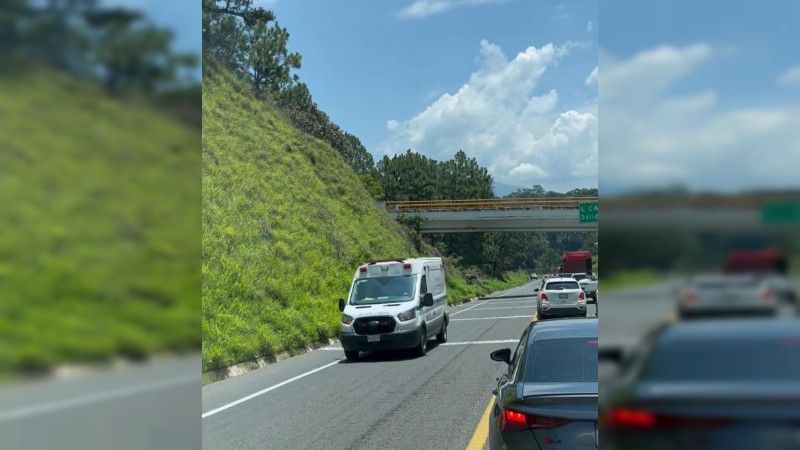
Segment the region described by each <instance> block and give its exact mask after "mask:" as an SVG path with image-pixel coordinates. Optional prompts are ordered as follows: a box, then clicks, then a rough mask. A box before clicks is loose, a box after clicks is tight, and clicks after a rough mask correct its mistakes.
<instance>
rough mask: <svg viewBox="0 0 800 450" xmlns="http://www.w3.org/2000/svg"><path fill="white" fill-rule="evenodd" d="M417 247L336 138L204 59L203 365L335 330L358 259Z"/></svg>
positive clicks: (298, 344) (268, 351) (409, 252)
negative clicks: (295, 119) (300, 125)
mask: <svg viewBox="0 0 800 450" xmlns="http://www.w3.org/2000/svg"><path fill="white" fill-rule="evenodd" d="M413 255H414V250H413V248H412V247H411V245H410V243H409V242H408V239H407V238H406V237H405V236H404V235H403V233H402V230H401V229H400V227H399V225H397V224H396V223H394V222H393V221H392V220H390V219H389V218H388V216H386V215H385V214H384V213H382V212H381V211H380V210H379V208H378V207H377V205H376V204H375V202H374V201H373V200H372V198H371V197H370V196H369V194H368V193H367V192H366V191H365V190H364V188H363V186H362V185H361V183H360V182H359V180H358V178H357V177H356V176H355V175H354V173H353V172H352V170H351V169H350V167H349V166H348V165H347V164H346V163H345V162H344V160H343V159H342V158H341V157H340V156H339V155H338V154H337V153H336V152H335V151H334V150H333V149H331V148H330V147H329V146H328V145H327V144H325V143H323V142H322V141H319V140H316V139H313V138H310V137H307V136H305V135H303V134H301V133H300V132H299V131H297V130H295V129H294V128H292V126H291V125H290V124H289V123H288V122H287V121H286V120H284V119H283V118H282V117H281V116H280V114H278V113H277V112H276V111H275V110H274V109H272V108H271V107H269V106H267V104H266V102H263V101H258V100H256V99H255V98H254V97H253V96H252V93H251V92H250V90H249V88H248V87H247V86H245V85H243V84H242V83H240V82H239V81H237V80H235V79H234V78H233V77H232V76H230V75H228V74H227V73H223V72H220V71H218V70H214V69H211V68H207V69H206V73H204V77H203V368H204V370H210V369H216V368H221V367H225V366H228V365H231V364H235V363H239V362H243V361H246V360H252V359H253V357H254V356H256V355H266V356H269V355H274V354H275V353H277V352H280V351H285V350H292V349H299V348H305V347H306V346H307V344H309V343H310V342H312V341H317V340H320V339H325V338H330V337H334V336H336V332H337V326H338V322H339V319H340V317H341V314H340V312H339V310H338V308H337V306H336V305H337V299H338V298H340V297H345V296H346V294H347V289H348V287H349V282H350V280H351V279H352V276H353V270H354V269H355V267H357V266H358V264H360V263H362V262H363V261H366V260H368V259H370V258H386V257H406V256H413Z"/></svg>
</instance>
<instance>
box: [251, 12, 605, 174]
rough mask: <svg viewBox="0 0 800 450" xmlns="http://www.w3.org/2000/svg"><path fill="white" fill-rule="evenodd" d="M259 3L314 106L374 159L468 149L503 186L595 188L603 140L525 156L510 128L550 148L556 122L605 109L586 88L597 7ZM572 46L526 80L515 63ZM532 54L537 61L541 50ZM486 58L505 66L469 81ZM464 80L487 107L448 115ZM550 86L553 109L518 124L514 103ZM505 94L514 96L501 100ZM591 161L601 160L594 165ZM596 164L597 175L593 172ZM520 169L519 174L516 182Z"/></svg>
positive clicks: (466, 99) (472, 98) (468, 97)
mask: <svg viewBox="0 0 800 450" xmlns="http://www.w3.org/2000/svg"><path fill="white" fill-rule="evenodd" d="M261 3H262V4H263V5H264V6H266V7H269V8H272V9H273V10H274V11H275V13H276V15H277V18H278V22H279V23H280V24H281V26H285V27H286V28H287V29H288V30H289V32H290V34H291V37H290V40H289V47H290V49H291V50H292V51H298V52H300V53H301V54H302V56H303V67H302V69H301V70H300V71H299V72H298V73H299V75H300V78H301V79H302V80H303V81H304V82H306V83H307V84H308V85H309V88H310V90H311V93H312V95H313V97H314V99H315V101H316V102H317V103H318V104H319V105H320V107H321V108H322V109H323V110H324V111H325V112H327V113H328V114H329V115H330V116H331V118H332V119H333V121H334V122H336V123H337V124H339V125H340V126H341V127H342V128H343V129H344V130H345V131H348V132H350V133H353V134H355V135H356V136H358V137H359V138H360V139H361V140H362V142H363V143H364V145H365V146H366V147H367V149H368V150H370V151H371V152H372V153H373V155H375V156H376V159H377V158H380V157H381V156H383V154H386V153H389V154H391V153H396V152H403V151H405V149H406V148H409V147H411V148H412V150H414V151H419V152H421V153H423V154H426V155H428V156H430V157H433V158H436V159H445V158H450V157H452V155H453V154H454V153H455V152H456V151H457V150H458V149H459V148H463V149H464V150H465V151H466V152H467V153H468V154H469V155H470V156H474V157H476V158H478V161H479V162H480V163H481V164H482V165H484V166H487V167H489V168H490V170H491V171H492V172H493V174H494V175H495V177H496V178H497V179H498V181H504V182H508V183H510V184H516V185H521V186H530V185H532V184H543V185H544V186H545V187H546V188H553V189H570V188H572V187H584V186H586V187H592V186H596V176H597V175H596V165H597V163H596V148H595V147H593V145H594V146H596V140H595V141H594V144H593V143H592V139H591V137H585V136H578V137H579V138H580V139H576V142H574V143H571V142H567V143H566V144H561V145H560V146H559V145H555V144H554V145H551V146H550V147H552V148H545V149H542V150H541V151H540V152H539V153H537V154H534V155H523V154H520V151H519V148H520V146H524V143H522V142H518V139H516V138H515V136H513V134H514V133H507V132H504V131H505V128H503V126H505V127H517V128H520V129H522V130H523V131H525V130H529V131H530V133H533V135H534V136H533V139H534V140H539V141H542V140H543V139H546V138H547V136H546V135H547V133H548V131H549V130H550V129H551V128H552V127H553V125H554V124H555V123H556V121H557V120H558V118H559V114H561V113H564V112H567V111H570V110H576V111H579V112H581V113H582V114H593V112H596V97H597V90H596V85H591V84H590V85H587V83H586V79H587V77H588V76H589V75H590V73H591V72H592V70H593V69H594V68H595V67H596V66H597V45H596V43H597V38H596V36H597V33H596V25H597V3H596V1H595V0H571V1H569V2H559V1H535V2H534V1H524V0H499V1H498V0H462V1H452V2H451V1H438V0H427V1H412V0H407V1H392V2H389V1H380V2H378V1H373V0H349V1H341V2H323V1H312V0H292V1H288V0H270V1H265V2H261ZM411 11H416V12H419V14H416V15H415V14H411V13H410V12H411ZM425 11H428V12H432V13H430V14H425V13H424V12H425ZM589 22H591V23H592V25H591V26H590V25H589ZM482 41H485V43H484V44H482ZM570 41H571V42H574V43H576V44H577V45H574V46H573V47H572V48H571V50H570V51H569V54H568V55H565V56H563V57H552V58H551V61H550V62H549V63H547V64H546V66H547V67H546V70H544V72H543V73H542V74H541V76H538V75H536V74H535V73H532V72H526V70H528V69H535V68H536V67H534V66H535V65H528V66H525V65H524V64H518V65H517V66H514V65H513V64H510V63H509V62H513V61H514V60H515V58H516V57H517V55H518V54H520V53H521V52H525V51H526V50H529V48H530V47H535V49H533V50H537V49H541V47H544V46H546V45H548V44H552V45H554V46H556V47H561V46H565V45H569V44H568V42H570ZM533 50H531V51H530V52H529V53H530V54H529V55H528V56H531V55H536V54H538V53H537V52H535V51H533ZM482 52H483V55H484V56H483V59H482V58H481V55H482ZM487 55H488V56H487ZM503 56H505V58H506V59H507V61H506V62H505V63H504V62H503V61H502V60H503V58H502V57H503ZM489 57H491V58H495V59H497V58H499V60H498V61H499V63H498V64H499V65H495V66H493V67H491V68H489V69H487V70H484V73H483V74H482V75H481V74H478V75H477V76H476V79H473V80H472V81H473V82H472V83H470V81H471V76H473V75H475V74H476V72H480V71H481V68H482V67H483V68H484V69H486V64H488V63H487V58H489ZM495 62H497V61H495ZM542 64H544V63H542ZM537 67H538V66H537ZM515 70H516V71H517V72H519V73H510V74H509V73H507V74H506V78H505V79H504V80H501V81H502V83H501V84H502V85H501V86H495V85H491V83H492V79H493V77H496V76H500V75H501V72H503V71H505V72H514V71H515ZM493 71H495V72H493ZM526 80H527V81H530V80H535V86H532V87H531V88H530V89H527V90H526V89H520V86H522V84H524V82H525V81H526ZM465 84H471V88H473V89H472V90H471V92H472V94H470V93H469V92H467V93H463V94H462V95H460V97H459V99H460V101H462V103H470V102H472V103H474V104H478V103H479V104H481V106H480V108H477V107H474V108H472V110H470V111H469V113H468V114H467V113H466V112H465V109H459V107H458V106H455V107H454V108H455V109H456V110H454V109H453V107H450V108H449V109H448V108H444V107H443V106H442V102H441V101H440V100H441V98H442V96H443V95H445V94H449V95H453V96H455V95H457V93H458V92H459V89H461V88H462V87H463V86H465ZM515 89H516V90H515ZM551 90H555V91H556V92H557V102H556V104H555V105H549V106H548V107H542V108H543V110H542V111H541V113H540V114H537V115H536V117H535V118H531V117H528V118H527V119H525V121H522V122H520V121H519V116H520V115H521V114H517V113H521V109H522V108H524V105H522V104H517V103H518V102H517V103H515V100H514V98H517V99H518V100H520V101H522V102H525V101H526V100H530V99H535V98H536V97H540V96H544V95H545V94H548V93H549V92H550V91H551ZM512 94H513V95H512ZM504 95H509V96H511V97H513V98H510V99H509V100H508V102H505V103H502V102H501V103H502V104H493V103H494V102H497V100H496V99H497V98H502V97H503V96H504ZM515 96H516V97H515ZM428 108H433V109H432V111H433V112H432V113H431V114H429V116H431V115H437V114H438V115H440V116H444V119H442V120H440V121H438V122H436V121H435V120H434V119H435V118H432V117H425V116H424V112H425V111H426V109H428ZM437 108H438V109H437ZM476 108H477V109H476ZM466 109H468V108H466ZM585 110H588V111H592V112H585ZM434 112H435V114H434ZM485 117H489V118H492V117H494V118H496V119H499V118H503V121H504V124H503V126H500V124H498V125H497V127H494V126H484V125H483V124H485V123H487V121H486V120H483V119H484V118H485ZM592 117H593V118H596V117H595V116H592ZM415 118H416V121H414V120H415ZM532 120H534V121H536V123H532V122H531V121H532ZM390 121H395V122H394V123H395V125H396V127H395V129H394V132H392V131H390V130H389V128H388V124H389V123H390ZM432 122H436V123H432ZM562 122H564V121H563V120H562ZM593 123H594V124H596V121H594V122H593ZM568 125H569V124H566V127H567V128H569V126H568ZM562 126H564V125H562ZM591 126H592V122H591V121H590V123H589V125H588V127H589V128H590V130H589V131H587V130H586V129H582V131H581V130H578V131H576V133H583V134H594V135H595V136H596V132H595V130H594V129H591ZM498 127H499V128H498ZM584 128H585V127H584ZM475 130H477V131H475ZM471 132H472V135H470V133H471ZM475 133H477V134H475ZM515 133H517V134H519V133H520V131H516V132H515ZM551 134H552V133H551ZM414 136H416V138H414ZM517 137H520V136H517ZM557 137H558V136H556V138H557ZM551 138H552V136H551ZM520 139H522V137H520ZM529 139H530V137H529ZM577 141H579V142H577ZM540 145H544V144H540ZM570 146H573V147H574V146H580V147H581V148H580V149H578V150H574V149H571V148H569V147H570ZM527 147H531V146H527ZM530 151H534V150H532V149H530ZM534 152H535V151H534ZM573 153H574V155H573ZM537 155H538V157H537ZM576 156H577V157H576ZM592 159H593V160H594V163H593V164H592V162H591V161H589V162H587V160H592ZM526 164H527V165H526ZM592 165H593V166H594V168H593V169H592V167H588V168H587V166H592ZM559 166H560V167H561V168H563V169H565V170H564V172H563V173H556V172H558V171H560V170H557V168H558V167H559ZM515 168H516V169H518V170H517V171H516V172H515V174H511V172H512V171H513V170H514V169H515Z"/></svg>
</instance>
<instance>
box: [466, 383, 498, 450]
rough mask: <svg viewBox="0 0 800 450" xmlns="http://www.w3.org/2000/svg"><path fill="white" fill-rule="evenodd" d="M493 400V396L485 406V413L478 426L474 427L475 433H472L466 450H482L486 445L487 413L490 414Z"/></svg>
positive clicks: (487, 436) (487, 434)
mask: <svg viewBox="0 0 800 450" xmlns="http://www.w3.org/2000/svg"><path fill="white" fill-rule="evenodd" d="M494 399H495V396H494V395H493V396H492V398H491V400H489V404H488V405H486V411H484V412H483V416H481V420H480V421H479V422H478V426H477V427H475V432H474V433H472V439H470V440H469V444H467V450H483V447H484V446H485V445H486V440H487V439H488V438H489V413H490V412H492V406H494Z"/></svg>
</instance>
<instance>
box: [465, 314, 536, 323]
mask: <svg viewBox="0 0 800 450" xmlns="http://www.w3.org/2000/svg"><path fill="white" fill-rule="evenodd" d="M522 317H524V318H526V319H530V318H532V317H533V316H531V315H527V316H503V317H476V318H474V319H450V321H451V322H458V321H460V320H494V319H518V318H522Z"/></svg>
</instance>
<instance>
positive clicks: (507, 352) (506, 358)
mask: <svg viewBox="0 0 800 450" xmlns="http://www.w3.org/2000/svg"><path fill="white" fill-rule="evenodd" d="M491 356H492V360H494V361H499V362H504V363H506V364H511V349H510V348H504V349H502V350H495V351H493V352H492V354H491Z"/></svg>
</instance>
